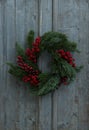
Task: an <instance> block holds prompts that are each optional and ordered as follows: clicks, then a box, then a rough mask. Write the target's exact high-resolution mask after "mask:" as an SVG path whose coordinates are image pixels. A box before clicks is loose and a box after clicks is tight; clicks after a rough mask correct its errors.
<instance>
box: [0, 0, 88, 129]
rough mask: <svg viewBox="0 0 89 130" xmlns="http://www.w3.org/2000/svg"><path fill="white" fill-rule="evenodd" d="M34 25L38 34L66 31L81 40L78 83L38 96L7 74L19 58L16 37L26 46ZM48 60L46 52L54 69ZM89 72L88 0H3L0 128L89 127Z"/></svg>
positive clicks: (0, 3) (0, 15) (0, 18)
mask: <svg viewBox="0 0 89 130" xmlns="http://www.w3.org/2000/svg"><path fill="white" fill-rule="evenodd" d="M30 29H33V30H34V31H35V32H36V35H35V36H37V35H42V34H43V33H44V32H46V31H51V30H54V31H59V32H63V33H66V34H67V35H68V37H69V38H70V39H71V40H73V41H76V42H77V43H78V48H79V49H80V50H81V51H82V53H81V54H80V55H78V54H76V55H74V57H76V59H77V64H83V65H84V69H83V70H82V72H81V74H78V75H77V77H76V81H75V82H74V83H72V84H71V85H69V86H61V87H60V88H59V89H58V90H56V91H55V92H53V93H50V94H48V95H46V96H43V97H36V96H32V95H31V94H30V92H29V90H28V89H27V88H25V87H24V86H23V84H20V83H19V82H18V81H17V80H16V79H14V78H13V77H12V76H11V75H9V74H8V73H7V69H8V67H7V66H6V65H5V63H6V61H7V60H9V61H12V62H15V61H16V60H15V57H16V54H15V41H18V42H19V43H20V44H21V45H22V46H24V47H25V37H26V35H27V33H28V31H29V30H30ZM43 59H44V60H43ZM48 61H49V57H48V56H47V54H43V55H42V57H41V58H40V60H39V67H40V68H41V69H42V70H43V71H48V70H49V68H48V67H47V64H46V63H45V62H48ZM88 75H89V1H88V0H66V1H65V0H0V130H89V85H88V84H89V80H88V79H89V76H88Z"/></svg>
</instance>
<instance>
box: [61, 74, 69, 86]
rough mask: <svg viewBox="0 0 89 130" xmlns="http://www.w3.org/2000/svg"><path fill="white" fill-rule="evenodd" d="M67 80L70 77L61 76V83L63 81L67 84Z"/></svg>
mask: <svg viewBox="0 0 89 130" xmlns="http://www.w3.org/2000/svg"><path fill="white" fill-rule="evenodd" d="M67 80H68V78H67V77H66V76H65V77H62V78H61V83H63V84H64V85H67V84H68V83H67Z"/></svg>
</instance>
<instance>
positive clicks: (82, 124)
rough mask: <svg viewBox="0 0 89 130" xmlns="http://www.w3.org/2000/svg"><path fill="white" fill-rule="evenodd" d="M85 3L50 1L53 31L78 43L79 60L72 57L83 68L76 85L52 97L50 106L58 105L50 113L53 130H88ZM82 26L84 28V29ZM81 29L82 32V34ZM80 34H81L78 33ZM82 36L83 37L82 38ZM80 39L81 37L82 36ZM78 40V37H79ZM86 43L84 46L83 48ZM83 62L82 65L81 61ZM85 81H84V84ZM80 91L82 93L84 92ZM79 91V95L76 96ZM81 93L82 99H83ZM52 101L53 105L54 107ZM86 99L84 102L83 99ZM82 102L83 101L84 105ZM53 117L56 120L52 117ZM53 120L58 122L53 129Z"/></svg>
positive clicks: (88, 9)
mask: <svg viewBox="0 0 89 130" xmlns="http://www.w3.org/2000/svg"><path fill="white" fill-rule="evenodd" d="M88 5H89V3H88V2H87V1H77V0H76V1H75V0H72V1H70V0H67V1H64V0H54V11H53V13H54V14H53V15H54V16H53V17H54V18H53V29H54V30H56V31H61V32H63V33H66V34H67V35H68V36H69V38H70V39H71V40H74V41H77V42H78V47H79V48H80V50H82V54H81V57H80V56H79V57H78V56H77V55H76V58H77V57H78V58H79V59H80V60H79V59H78V58H77V63H78V64H80V63H83V64H87V67H86V69H85V72H84V71H83V72H82V73H83V74H81V75H79V76H77V78H78V79H77V80H76V82H74V83H73V84H72V85H70V86H69V87H66V86H65V87H63V88H62V87H61V88H59V90H58V92H57V94H56V95H57V96H56V97H55V96H54V97H53V100H54V104H58V105H57V107H56V108H55V105H53V106H54V107H53V108H54V111H56V112H55V113H53V126H54V127H53V128H54V129H58V130H67V129H68V130H71V129H72V130H77V129H78V130H81V129H82V130H83V129H86V130H88V129H89V128H88V123H89V116H87V114H88V112H87V111H88V109H89V108H88V107H87V105H88V104H89V101H88V94H89V89H88V85H87V84H88V83H85V81H87V77H86V71H87V70H88V63H87V62H88V60H87V58H84V57H88V56H87V55H86V54H85V52H86V50H87V48H88V42H89V38H88V30H89V28H88V27H89V25H88V24H89V22H88V21H89V20H88V19H89V14H88V12H89V6H88ZM85 25H86V27H85ZM84 28H87V30H86V29H85V32H84V31H83V30H84ZM80 30H81V31H80ZM85 34H86V35H85ZM83 35H84V36H83ZM80 36H81V37H80ZM85 39H87V41H86V44H83V42H84V40H85ZM87 51H88V50H87ZM82 59H84V61H83V60H82ZM84 80H85V81H84ZM84 89H85V90H86V91H85V92H84ZM80 90H81V93H80ZM83 92H84V93H85V95H83ZM55 98H56V99H57V100H56V103H55ZM86 98H87V99H86ZM85 100H87V101H86V102H87V103H86V102H85ZM55 115H56V116H55ZM55 118H56V120H57V121H58V122H57V125H55V123H56V122H55ZM55 127H56V128H55Z"/></svg>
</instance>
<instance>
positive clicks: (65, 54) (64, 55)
mask: <svg viewBox="0 0 89 130" xmlns="http://www.w3.org/2000/svg"><path fill="white" fill-rule="evenodd" d="M56 52H57V53H58V54H59V56H61V57H62V58H63V59H65V60H66V61H67V62H68V63H69V64H70V65H71V66H72V67H76V64H75V63H74V61H75V59H74V58H73V57H72V54H71V53H70V52H69V51H66V52H65V51H64V50H57V51H56Z"/></svg>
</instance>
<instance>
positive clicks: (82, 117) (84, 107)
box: [78, 0, 89, 130]
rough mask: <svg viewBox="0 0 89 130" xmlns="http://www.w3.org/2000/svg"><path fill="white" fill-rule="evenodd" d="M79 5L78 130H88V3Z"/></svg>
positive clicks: (80, 2) (82, 2)
mask: <svg viewBox="0 0 89 130" xmlns="http://www.w3.org/2000/svg"><path fill="white" fill-rule="evenodd" d="M78 4H79V25H78V27H79V45H78V46H79V48H81V52H82V53H81V57H79V59H80V60H79V61H78V63H82V64H83V65H84V69H83V71H82V73H81V76H80V79H79V81H78V95H79V122H78V129H79V130H84V129H86V130H88V129H89V76H88V75H89V1H87V0H85V1H83V0H81V1H79V2H78Z"/></svg>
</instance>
